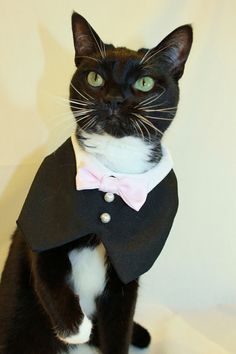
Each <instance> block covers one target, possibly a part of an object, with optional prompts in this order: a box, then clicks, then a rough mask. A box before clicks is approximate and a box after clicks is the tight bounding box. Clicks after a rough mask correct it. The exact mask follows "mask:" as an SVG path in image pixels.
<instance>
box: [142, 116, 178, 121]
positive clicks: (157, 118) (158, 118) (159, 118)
mask: <svg viewBox="0 0 236 354" xmlns="http://www.w3.org/2000/svg"><path fill="white" fill-rule="evenodd" d="M145 117H147V118H149V119H154V120H169V121H171V120H173V118H161V117H152V116H145Z"/></svg>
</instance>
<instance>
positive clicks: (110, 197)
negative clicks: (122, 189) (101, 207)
mask: <svg viewBox="0 0 236 354" xmlns="http://www.w3.org/2000/svg"><path fill="white" fill-rule="evenodd" d="M114 199H115V196H114V194H113V193H109V192H108V193H106V194H105V195H104V200H105V201H106V202H108V203H111V202H113V200H114Z"/></svg>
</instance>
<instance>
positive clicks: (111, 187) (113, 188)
mask: <svg viewBox="0 0 236 354" xmlns="http://www.w3.org/2000/svg"><path fill="white" fill-rule="evenodd" d="M119 182H120V181H119V179H118V178H116V177H114V176H103V177H102V178H101V180H100V187H99V190H100V191H102V192H110V193H114V194H118V192H119Z"/></svg>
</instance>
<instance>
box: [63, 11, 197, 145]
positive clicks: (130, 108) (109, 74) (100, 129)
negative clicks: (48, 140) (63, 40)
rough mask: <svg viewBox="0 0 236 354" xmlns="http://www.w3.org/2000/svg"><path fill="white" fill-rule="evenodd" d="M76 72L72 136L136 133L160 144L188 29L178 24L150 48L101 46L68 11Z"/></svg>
mask: <svg viewBox="0 0 236 354" xmlns="http://www.w3.org/2000/svg"><path fill="white" fill-rule="evenodd" d="M72 30H73V37H74V45H75V64H76V67H77V70H76V72H75V74H74V76H73V78H72V81H71V86H70V102H71V109H72V111H73V113H74V116H75V119H76V122H77V127H78V128H77V135H78V136H79V137H82V136H83V132H87V133H98V134H104V133H106V134H110V135H112V136H114V137H117V138H120V137H124V136H136V137H137V136H138V137H140V138H141V139H143V140H145V141H150V142H152V143H153V142H158V141H159V142H160V140H161V138H162V136H163V133H164V131H165V130H166V129H167V128H168V126H169V125H170V123H171V121H172V120H173V118H174V116H175V113H176V109H177V104H178V98H179V89H178V80H179V78H180V77H181V76H182V74H183V71H184V65H185V62H186V60H187V57H188V54H189V51H190V48H191V44H192V29H191V26H189V25H186V26H182V27H179V28H177V29H176V30H175V31H173V32H172V33H171V34H169V35H168V36H167V37H166V38H165V39H164V40H163V41H162V42H161V43H160V44H159V45H157V46H156V47H155V48H153V49H149V50H148V49H144V48H143V49H140V50H138V51H133V50H130V49H127V48H115V47H114V46H113V45H111V44H105V43H103V42H102V40H101V39H100V38H99V36H98V35H97V33H96V32H95V31H94V30H93V29H92V27H91V26H90V25H89V23H88V22H87V21H86V20H85V19H84V18H83V17H82V16H80V15H79V14H77V13H74V14H73V15H72Z"/></svg>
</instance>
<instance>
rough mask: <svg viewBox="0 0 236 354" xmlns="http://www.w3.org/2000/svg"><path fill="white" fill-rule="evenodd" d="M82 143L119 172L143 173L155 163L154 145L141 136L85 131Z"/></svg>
mask: <svg viewBox="0 0 236 354" xmlns="http://www.w3.org/2000/svg"><path fill="white" fill-rule="evenodd" d="M82 144H83V148H84V150H85V151H86V152H88V153H90V154H93V155H94V156H96V158H97V159H98V160H99V161H100V162H101V163H102V164H103V165H105V166H106V167H108V168H109V169H110V170H112V171H114V172H117V173H131V174H137V173H143V172H146V171H148V170H149V169H150V168H152V167H153V166H154V165H155V163H153V162H151V161H150V160H151V155H152V149H153V145H152V144H151V143H147V142H145V141H143V140H142V139H141V138H139V137H135V136H125V137H122V138H116V137H114V136H112V135H109V134H106V133H104V134H96V133H86V132H84V133H83V142H82Z"/></svg>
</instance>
